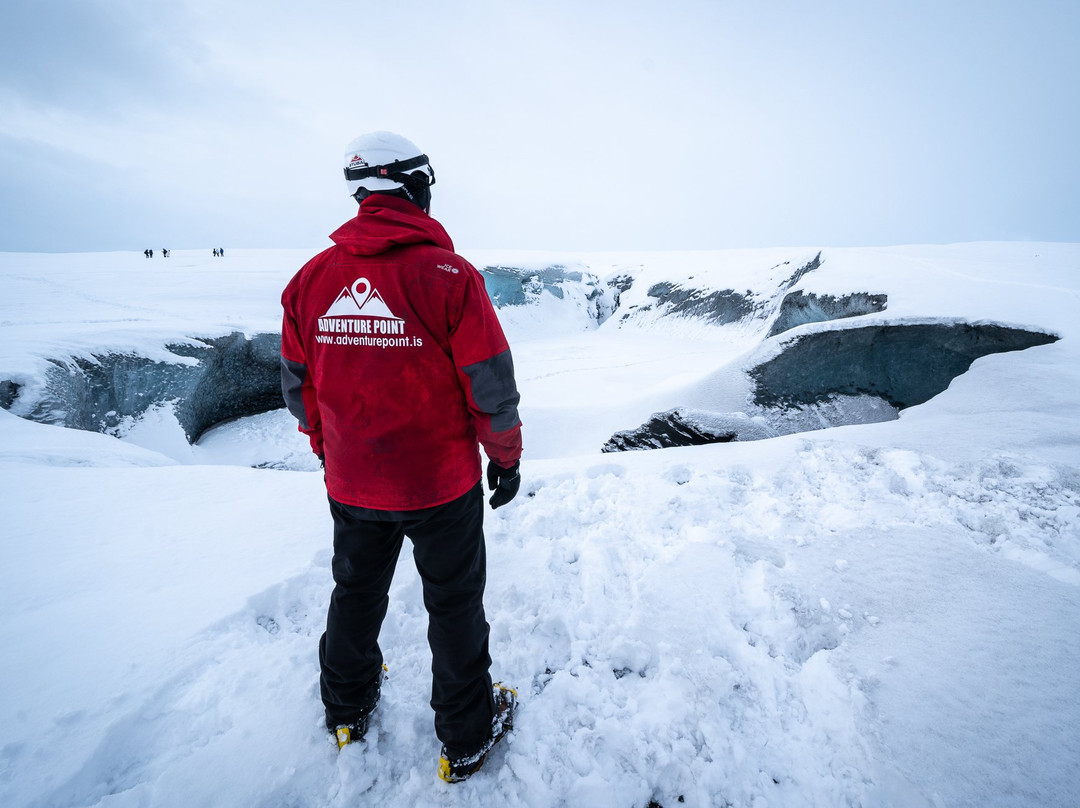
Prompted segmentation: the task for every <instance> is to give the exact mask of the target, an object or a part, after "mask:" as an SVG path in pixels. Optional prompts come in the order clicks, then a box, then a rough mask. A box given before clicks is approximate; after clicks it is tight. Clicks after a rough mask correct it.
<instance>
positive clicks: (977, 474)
mask: <svg viewBox="0 0 1080 808" xmlns="http://www.w3.org/2000/svg"><path fill="white" fill-rule="evenodd" d="M816 253H817V250H749V251H729V252H718V253H660V254H634V255H614V254H606V255H588V254H583V255H574V256H567V255H559V256H549V255H538V254H514V253H498V254H494V253H492V254H489V253H484V252H474V253H470V252H468V251H466V252H465V255H466V257H468V258H470V259H471V260H472V261H473V262H474V263H475V264H477V265H478V266H485V265H492V266H497V265H501V266H516V267H526V266H531V265H535V266H536V267H537V268H543V267H547V266H550V265H552V264H559V265H561V266H563V267H567V268H570V269H571V270H574V269H579V270H583V271H587V272H589V273H592V274H593V275H594V276H597V277H600V278H609V277H616V276H619V275H622V274H626V273H632V274H634V275H635V277H636V278H637V281H636V282H635V284H634V285H633V286H632V287H631V288H630V289H629V290H627V291H625V292H623V296H622V301H621V304H620V305H621V308H622V310H623V311H625V310H627V309H628V308H629V307H630V306H632V305H644V304H645V303H646V300H645V290H646V289H648V288H649V287H650V285H652V284H656V283H660V282H675V283H689V282H690V281H691V280H693V282H694V283H697V284H698V285H700V286H702V287H705V288H710V289H716V290H720V289H734V290H736V291H740V290H742V289H751V288H752V289H754V290H767V289H770V288H775V287H776V286H777V284H779V283H781V282H782V280H783V278H785V277H788V274H789V272H790V269H791V268H792V267H795V266H799V265H801V264H802V263H804V262H805V261H807V260H808V259H809V258H812V257H813V256H814V255H815V254H816ZM307 257H308V253H305V252H296V251H242V250H235V251H232V250H230V251H229V254H228V255H227V257H225V258H224V259H216V258H213V257H211V256H210V251H209V249H208V250H205V251H200V252H198V253H195V252H184V251H179V250H177V251H176V252H174V253H173V254H172V257H170V258H169V259H161V258H154V259H153V260H147V259H145V258H144V257H143V256H142V255H141V254H138V253H136V254H126V253H111V254H88V255H24V254H6V255H0V381H3V380H10V381H13V382H15V383H17V384H19V385H22V388H21V393H20V395H21V396H27V397H29V396H32V395H33V394H34V393H35V391H36V390H37V389H39V388H40V386H41V384H42V379H43V377H44V374H45V372H46V370H47V369H48V368H49V367H50V363H49V360H50V359H56V360H66V359H68V358H70V357H88V356H90V355H91V354H92V353H95V352H97V353H101V352H103V351H112V352H114V353H122V352H129V353H136V354H139V355H143V356H146V357H149V358H151V359H167V358H169V354H168V352H167V351H166V350H165V347H164V346H165V345H166V344H175V343H178V342H182V341H184V340H185V339H190V338H197V337H214V336H219V335H223V334H228V333H230V332H233V331H242V332H246V333H248V334H254V333H257V332H265V331H273V330H276V329H277V328H278V324H279V323H278V317H279V307H278V295H279V293H280V290H281V288H282V287H283V286H284V284H285V282H286V281H287V280H288V278H289V277H290V276H291V274H292V273H293V272H294V271H295V270H296V269H297V268H298V267H299V265H300V264H301V263H302V262H303V261H304V260H305V259H306V258H307ZM798 288H800V289H803V290H805V291H808V292H817V293H821V294H833V295H837V294H845V293H848V292H870V293H875V294H876V293H883V294H887V295H888V306H887V308H886V309H885V310H884V311H883V312H879V313H876V314H868V315H865V316H864V317H860V318H858V319H859V321H860V322H864V323H866V322H870V323H872V322H880V323H892V324H903V323H905V322H924V321H926V320H934V321H966V322H979V323H1003V324H1008V325H1012V326H1026V327H1030V328H1033V329H1036V330H1041V331H1050V332H1053V333H1055V334H1057V335H1059V336H1060V337H1061V339H1060V341H1058V342H1055V343H1053V344H1050V345H1044V346H1041V347H1036V348H1031V349H1028V350H1025V351H1018V352H1012V353H1004V354H998V355H993V356H987V357H984V358H982V359H978V360H977V361H976V362H975V363H974V364H973V365H972V367H971V369H970V371H969V372H967V373H966V374H964V375H962V376H960V377H958V378H956V379H955V380H954V381H953V383H952V384H951V385H950V386H949V388H948V389H947V390H946V391H945V392H943V393H942V394H940V395H939V396H937V397H936V398H934V399H932V400H930V401H929V402H927V403H925V404H922V405H919V406H917V407H912V408H910V409H907V410H904V411H903V412H902V413H901V414H900V418H899V420H891V421H887V422H882V423H870V424H858V425H851V426H844V427H840V428H835V429H826V430H820V431H816V432H807V433H803V434H798V435H789V436H786V437H779V438H774V439H770V440H761V441H754V442H746V443H729V444H722V445H710V446H697V447H686V448H673V449H663V450H656V451H639V452H626V453H619V454H601V453H600V451H599V450H600V446H601V445H602V443H603V441H604V440H605V439H606V438H607V437H608V436H610V435H611V434H612V433H613V432H615V431H617V430H621V429H627V428H632V427H635V426H637V425H639V424H640V423H642V421H643V420H644V419H645V418H647V417H648V415H649V414H650V413H652V412H654V411H657V410H662V409H667V408H671V407H676V406H680V405H692V406H697V407H702V406H706V405H709V404H712V405H715V406H717V407H720V408H723V407H730V406H732V405H733V404H738V401H737V399H739V397H740V396H745V390H743V389H742V388H738V385H739V384H740V383H742V381H741V378H740V377H739V374H738V373H736V372H734V371H732V370H731V368H732V367H741V366H742V365H744V364H745V363H746V361H747V360H746V358H747V357H755V356H762V355H767V354H768V353H769V352H770V351H775V350H776V345H777V340H776V339H773V340H765V339H764V338H763V334H762V332H761V330H760V329H756V330H755V327H749V326H747V325H746V324H745V323H743V324H732V325H724V326H717V325H709V324H707V323H705V322H702V321H701V320H700V319H694V318H685V317H678V316H663V312H656V311H652V312H649V311H646V312H645V313H644V314H643V315H641V316H638V317H634V318H631V319H628V320H626V321H623V320H621V319H620V318H619V317H617V316H616V317H612V318H610V319H608V320H607V321H606V322H604V323H603V324H602V325H600V326H599V327H596V323H595V321H593V320H591V319H590V316H589V314H588V312H586V311H585V309H584V308H583V304H582V299H583V298H581V297H580V296H578V297H575V296H574V295H573V294H566V295H565V296H564V297H563V298H561V299H560V298H558V297H556V296H552V295H541V296H540V298H539V299H538V300H537V301H533V303H534V305H526V306H508V307H504V308H501V309H500V317H501V319H503V322H504V325H505V327H506V330H507V332H508V334H509V336H510V338H511V344H512V346H513V349H514V353H515V360H516V364H517V367H518V376H519V385H520V388H521V391H522V396H523V398H522V408H521V410H522V417H523V420H524V422H525V442H526V459H525V461H524V463H523V479H524V483H523V488H522V492H521V494H520V495H519V496H518V498H517V499H516V500H515V501H514V502H513V503H511V504H510V505H508V506H507V507H505V508H503V509H500V510H499V511H496V512H493V513H489V516H488V521H487V534H488V544H489V576H488V594H487V598H486V603H487V608H488V617H489V620H490V622H491V626H492V654H493V657H494V659H495V664H494V670H493V673H494V674H495V676H496V678H500V679H503V680H505V681H507V682H509V683H512V684H514V685H516V687H517V688H518V691H519V693H520V697H521V708H520V714H519V721H518V727H517V729H516V730H515V732H514V733H513V735H512V736H510V737H509V739H508V740H507V741H506V742H505V744H503V745H501V747H500V748H499V750H498V751H497V752H496V753H495V754H493V756H492V759H491V760H490V761H489V763H488V765H487V766H486V767H485V768H484V770H482V772H481V773H479V774H478V775H476V776H475V777H474V778H472V779H471V780H470V781H468V782H466V783H464V784H461V785H457V786H447V785H446V784H443V783H441V782H440V781H439V780H438V779H437V778H436V775H435V767H436V759H437V756H438V752H439V745H438V741H437V740H436V739H435V736H434V733H433V731H432V716H431V712H430V709H429V707H428V706H427V698H428V692H429V686H430V682H429V678H430V673H429V664H430V659H429V654H428V650H427V645H426V640H425V631H426V617H425V614H424V609H423V604H422V601H421V595H420V586H419V580H418V578H417V575H416V573H415V570H414V569H413V568H412V561H411V558H410V557H409V556H408V554H403V556H402V560H401V566H400V569H399V570H398V573H397V576H396V578H395V582H394V585H393V589H392V592H391V604H390V611H389V614H388V616H387V619H386V622H385V624H384V629H383V643H382V644H383V647H384V649H385V651H386V654H387V659H388V663H389V666H390V678H389V680H388V683H387V685H386V686H385V688H384V691H383V700H382V702H381V703H380V706H379V709H378V712H377V718H376V719H375V721H374V724H373V730H372V732H371V733H370V735H369V738H368V740H367V741H366V742H365V743H363V744H356V745H353V746H350V747H347V748H346V749H345V750H344V751H343V752H341V753H340V754H338V752H337V750H336V747H335V746H334V745H333V743H332V742H330V741H329V739H328V738H327V737H326V734H325V731H324V729H323V727H322V715H321V705H320V704H319V699H318V663H317V648H316V646H317V640H318V637H319V634H320V633H321V631H322V624H323V620H324V610H325V606H326V601H327V598H328V596H329V592H330V589H331V587H332V582H331V578H330V569H329V564H330V519H329V515H328V513H327V508H326V502H325V491H324V489H323V487H322V480H321V476H320V475H319V474H318V472H317V463H315V462H314V461H313V460H312V459H311V458H310V456H309V455H308V454H307V450H306V442H305V441H304V439H303V438H302V436H300V435H299V434H297V433H296V432H295V430H294V425H293V423H292V422H291V421H290V419H289V417H288V416H287V414H286V413H284V412H283V411H278V412H272V413H266V414H263V415H259V416H254V417H251V418H246V419H242V420H240V421H236V422H233V423H230V424H225V425H223V426H221V427H218V428H216V429H214V430H212V431H211V432H209V433H208V434H206V435H205V436H204V437H203V438H202V439H201V440H200V442H199V444H198V445H196V446H194V447H191V446H188V444H187V442H186V441H185V440H184V438H183V435H182V432H181V430H180V427H179V426H178V424H177V422H176V419H175V417H174V416H173V415H172V412H171V409H170V407H169V406H168V405H162V406H159V407H154V408H151V409H150V410H148V411H147V412H146V413H145V414H144V415H143V416H142V417H141V418H138V419H132V420H129V421H128V422H126V423H124V424H123V425H122V428H120V429H117V430H114V431H115V433H116V434H117V435H120V436H121V438H120V439H118V438H117V437H113V436H109V435H104V434H97V433H90V432H82V431H76V430H70V429H64V428H61V427H58V426H51V425H45V424H41V423H35V422H31V421H28V420H24V419H22V418H19V417H17V416H16V415H14V414H12V413H9V412H7V411H3V410H0V492H2V506H0V525H2V526H3V528H4V536H3V538H2V539H0V649H2V653H0V805H4V806H109V808H118V807H120V806H218V805H220V806H226V805H228V806H236V805H245V806H246V805H252V806H354V805H383V806H388V805H394V806H397V805H402V806H413V805H437V806H465V805H477V804H482V805H511V806H530V807H535V808H546V807H547V806H559V805H566V806H582V805H588V806H601V805H602V806H626V807H627V808H630V807H631V806H639V807H640V808H645V806H647V805H649V804H650V802H655V803H657V804H659V805H663V806H667V808H671V806H674V805H681V804H685V805H689V806H721V805H729V806H739V807H740V808H742V807H743V806H747V807H749V806H754V808H761V807H762V806H865V807H866V808H870V807H871V806H897V807H898V808H899V807H904V808H906V806H933V807H934V808H941V807H942V806H949V807H950V808H952V806H967V805H971V806H979V807H980V808H986V807H987V806H1009V807H1010V808H1015V806H1070V805H1075V804H1076V803H1075V800H1076V796H1075V793H1076V788H1075V780H1076V775H1075V766H1076V761H1077V760H1080V640H1078V637H1077V630H1078V627H1080V348H1078V347H1077V345H1080V340H1078V337H1080V317H1078V316H1077V311H1078V310H1080V245H1061V244H970V245H956V246H940V247H934V246H921V247H900V248H889V249H843V250H839V249H837V250H825V251H824V252H823V253H822V265H821V267H820V268H819V269H817V270H816V271H814V272H811V273H809V274H807V275H806V276H805V277H804V278H802V279H801V280H800V281H799V284H798ZM834 327H840V326H838V325H837V324H835V323H833V324H830V323H821V324H812V325H808V326H802V328H803V329H804V330H808V331H812V330H814V329H824V328H834ZM733 363H734V364H733ZM740 363H741V364H740ZM736 388H738V389H737V390H736ZM15 409H16V410H18V402H16V406H15ZM267 463H270V464H276V465H278V466H286V467H288V468H290V469H291V470H287V471H283V470H276V469H257V468H252V466H255V465H259V464H267Z"/></svg>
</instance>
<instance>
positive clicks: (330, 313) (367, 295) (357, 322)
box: [319, 278, 405, 334]
mask: <svg viewBox="0 0 1080 808" xmlns="http://www.w3.org/2000/svg"><path fill="white" fill-rule="evenodd" d="M319 331H323V332H337V333H342V332H344V333H349V334H404V333H405V321H404V320H403V319H402V318H400V317H398V316H396V315H395V314H394V313H393V312H392V311H390V307H389V306H387V305H386V301H384V300H383V299H382V295H380V294H379V293H378V291H376V289H375V287H374V286H372V285H371V282H370V281H369V280H368V279H367V278H357V279H356V280H355V281H353V284H352V286H346V287H344V288H342V290H341V294H339V295H338V296H337V297H336V298H335V299H334V302H333V303H331V304H330V308H328V309H327V310H326V314H324V315H323V316H322V317H320V318H319Z"/></svg>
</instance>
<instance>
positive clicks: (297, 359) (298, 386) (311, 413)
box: [281, 289, 325, 458]
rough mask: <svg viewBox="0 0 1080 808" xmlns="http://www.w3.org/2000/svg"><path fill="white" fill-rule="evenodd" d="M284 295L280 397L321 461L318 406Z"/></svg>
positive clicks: (320, 426) (321, 443)
mask: <svg viewBox="0 0 1080 808" xmlns="http://www.w3.org/2000/svg"><path fill="white" fill-rule="evenodd" d="M288 294H289V291H288V289H286V291H285V294H283V295H282V297H281V302H282V305H283V306H284V307H285V315H284V317H283V318H282V321H281V394H282V396H283V397H284V399H285V406H286V407H288V408H289V412H290V413H292V415H293V417H294V418H296V420H297V421H298V422H299V424H300V426H299V429H300V431H301V432H303V433H304V434H305V435H307V436H308V440H309V441H310V443H311V451H313V452H314V453H315V454H316V455H317V456H318V457H320V458H321V457H323V456H324V454H325V453H324V450H323V436H322V419H321V418H320V417H319V403H318V399H317V398H316V396H315V386H314V385H313V384H312V383H311V377H310V374H309V373H308V366H307V357H306V354H305V352H304V345H303V342H302V341H301V338H300V331H299V329H298V328H297V325H296V320H295V319H294V317H293V315H292V312H291V309H290V305H289V297H288Z"/></svg>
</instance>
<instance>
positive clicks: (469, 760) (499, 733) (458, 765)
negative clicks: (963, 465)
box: [439, 682, 517, 783]
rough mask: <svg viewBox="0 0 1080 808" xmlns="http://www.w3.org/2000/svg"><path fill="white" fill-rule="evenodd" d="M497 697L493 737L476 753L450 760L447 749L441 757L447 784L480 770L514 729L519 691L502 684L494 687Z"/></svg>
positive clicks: (440, 767)
mask: <svg viewBox="0 0 1080 808" xmlns="http://www.w3.org/2000/svg"><path fill="white" fill-rule="evenodd" d="M493 690H494V695H495V717H494V718H492V719H491V735H490V736H489V737H488V739H487V740H486V741H484V745H483V746H481V747H480V749H479V750H478V751H476V752H473V753H472V754H471V755H466V756H465V757H461V758H455V759H454V760H451V759H450V756H449V755H448V754H447V752H446V747H445V746H444V747H443V748H442V754H441V755H440V756H439V778H440V779H441V780H445V781H446V782H447V783H460V782H461V781H462V780H467V779H469V777H471V776H472V775H474V774H476V772H477V771H479V770H480V767H481V766H483V765H484V761H485V760H486V759H487V755H488V752H490V751H491V750H492V748H494V746H495V744H497V743H498V742H499V741H501V740H502V739H503V736H504V735H506V733H508V732H510V731H511V730H512V729H513V728H514V712H515V710H516V709H517V691H516V690H514V689H513V688H512V687H507V686H506V685H504V684H502V683H501V682H496V683H495V684H494V686H493Z"/></svg>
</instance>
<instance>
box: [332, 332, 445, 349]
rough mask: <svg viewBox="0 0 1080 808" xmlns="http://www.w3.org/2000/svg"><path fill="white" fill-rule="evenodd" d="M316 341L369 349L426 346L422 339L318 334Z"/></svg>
mask: <svg viewBox="0 0 1080 808" xmlns="http://www.w3.org/2000/svg"><path fill="white" fill-rule="evenodd" d="M315 341H316V342H318V343H320V344H322V345H359V346H362V347H367V348H419V347H420V346H422V345H423V344H424V341H423V340H422V339H421V338H420V337H360V336H354V335H352V334H339V335H338V336H336V337H335V336H331V335H330V334H316V335H315Z"/></svg>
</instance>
